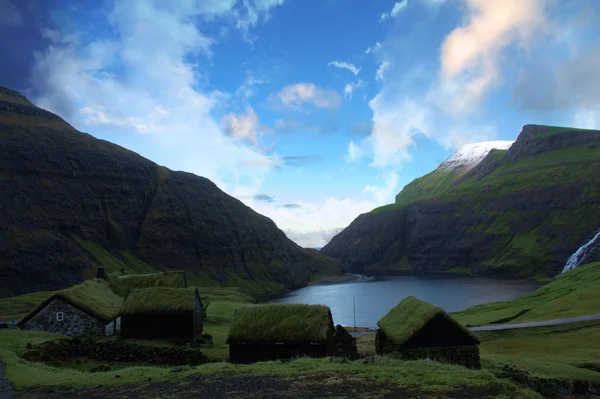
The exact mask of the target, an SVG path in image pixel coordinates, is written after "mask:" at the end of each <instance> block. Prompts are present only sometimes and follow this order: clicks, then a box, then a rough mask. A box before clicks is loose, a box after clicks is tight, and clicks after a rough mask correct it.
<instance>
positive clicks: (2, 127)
mask: <svg viewBox="0 0 600 399" xmlns="http://www.w3.org/2000/svg"><path fill="white" fill-rule="evenodd" d="M0 209H1V211H0V297H3V296H9V295H16V294H22V293H26V292H31V291H45V290H56V289H61V288H65V287H67V286H69V285H73V284H75V283H78V282H81V281H82V280H83V279H85V278H87V277H91V276H93V275H94V273H95V267H97V266H104V267H107V268H108V270H109V272H118V271H121V270H124V271H125V272H129V273H148V272H153V271H162V270H169V269H183V270H185V271H187V272H188V275H189V277H188V281H190V283H191V284H205V285H216V284H222V285H232V286H234V285H237V286H241V287H244V288H247V289H248V290H250V291H253V292H256V293H258V292H266V291H275V290H281V289H283V288H297V287H300V286H303V285H305V284H306V283H307V282H308V281H309V280H310V279H311V278H313V277H314V275H316V274H336V273H338V271H339V267H338V263H337V262H336V261H333V260H331V259H329V258H327V257H326V256H325V255H323V254H321V253H319V252H318V251H310V250H305V249H303V248H301V247H299V246H298V245H296V244H295V243H294V242H292V241H291V240H289V239H288V238H287V237H286V236H285V234H284V233H283V232H282V231H281V230H280V229H278V228H277V226H276V225H275V223H273V221H271V220H270V219H269V218H267V217H265V216H262V215H260V214H258V213H256V212H254V211H253V210H252V209H250V208H249V207H247V206H246V205H244V204H243V203H242V202H240V201H238V200H237V199H235V198H233V197H231V196H229V195H227V194H225V193H224V192H223V191H221V190H220V189H219V188H218V187H217V186H216V185H215V184H214V183H212V182H211V181H210V180H208V179H206V178H203V177H199V176H196V175H193V174H191V173H185V172H175V171H171V170H169V169H167V168H165V167H162V166H159V165H156V164H155V163H153V162H151V161H149V160H147V159H145V158H143V157H141V156H139V155H138V154H136V153H134V152H132V151H129V150H127V149H125V148H122V147H120V146H118V145H115V144H112V143H109V142H107V141H104V140H99V139H96V138H94V137H93V136H91V135H89V134H85V133H80V132H78V131H77V130H75V129H74V128H73V127H72V126H70V125H69V124H68V123H67V122H65V121H63V120H62V119H61V118H59V117H58V116H56V115H54V114H52V113H50V112H47V111H44V110H42V109H39V108H37V107H35V106H34V105H32V104H31V103H30V102H29V101H28V100H27V99H26V98H25V97H23V96H22V95H21V94H19V93H17V92H14V91H12V90H9V89H5V88H2V87H0Z"/></svg>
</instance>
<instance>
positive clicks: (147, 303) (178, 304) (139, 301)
mask: <svg viewBox="0 0 600 399" xmlns="http://www.w3.org/2000/svg"><path fill="white" fill-rule="evenodd" d="M194 291H195V290H194V289H192V288H164V287H160V288H145V289H136V290H132V291H130V292H129V294H127V296H126V297H125V300H124V301H123V306H122V307H121V314H124V315H128V314H138V313H143V314H153V313H168V312H194V309H195V305H196V302H195V295H194Z"/></svg>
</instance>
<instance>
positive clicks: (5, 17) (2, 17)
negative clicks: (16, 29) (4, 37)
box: [0, 0, 23, 26]
mask: <svg viewBox="0 0 600 399" xmlns="http://www.w3.org/2000/svg"><path fill="white" fill-rule="evenodd" d="M0 10H2V11H0V26H2V25H6V26H19V25H23V17H22V16H21V13H20V12H19V9H18V8H17V7H16V6H15V5H14V4H12V3H11V2H10V1H9V0H0Z"/></svg>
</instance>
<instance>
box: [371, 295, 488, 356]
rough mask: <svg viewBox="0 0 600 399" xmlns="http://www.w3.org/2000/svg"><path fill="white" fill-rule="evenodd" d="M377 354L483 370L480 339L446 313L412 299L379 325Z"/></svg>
mask: <svg viewBox="0 0 600 399" xmlns="http://www.w3.org/2000/svg"><path fill="white" fill-rule="evenodd" d="M377 325H378V326H379V329H378V331H377V335H376V338H375V350H376V352H377V354H379V355H388V354H395V355H398V356H400V357H402V358H404V359H423V358H428V359H432V360H435V361H439V362H442V363H453V364H459V365H463V366H466V367H469V368H480V360H479V346H478V345H479V339H478V338H477V337H476V336H475V335H474V334H473V333H472V332H471V331H470V330H469V329H467V328H465V327H463V326H462V325H461V324H460V323H459V322H457V321H456V320H455V319H453V318H452V317H451V316H450V315H448V314H447V313H446V312H445V311H444V310H443V309H441V308H439V307H436V306H433V305H431V304H429V303H427V302H423V301H421V300H419V299H417V298H415V297H413V296H410V297H408V298H406V299H404V300H403V301H401V302H400V303H399V304H398V305H396V306H395V307H394V308H393V309H392V310H390V311H389V312H388V313H387V314H386V315H385V316H384V317H383V318H382V319H381V320H379V321H378V322H377Z"/></svg>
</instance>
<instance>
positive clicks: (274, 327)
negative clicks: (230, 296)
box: [227, 304, 335, 363]
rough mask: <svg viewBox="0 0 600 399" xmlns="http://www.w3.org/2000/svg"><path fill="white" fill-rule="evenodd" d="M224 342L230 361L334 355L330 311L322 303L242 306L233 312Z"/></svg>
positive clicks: (250, 361) (243, 361) (244, 361)
mask: <svg viewBox="0 0 600 399" xmlns="http://www.w3.org/2000/svg"><path fill="white" fill-rule="evenodd" d="M227 344H229V360H230V362H231V363H252V362H258V361H266V360H276V359H291V358H294V357H302V356H307V357H325V356H333V354H334V351H335V344H334V327H333V319H332V317H331V311H330V310H329V308H328V307H326V306H322V305H300V304H267V305H248V306H242V307H240V308H238V309H237V311H236V312H235V314H234V316H233V320H232V323H231V328H230V330H229V335H228V336H227Z"/></svg>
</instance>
